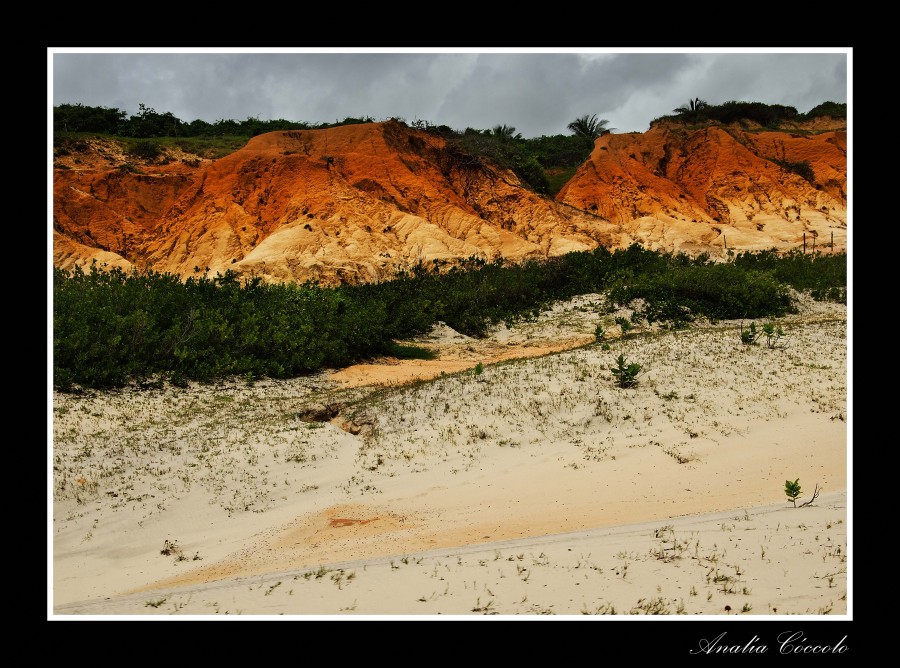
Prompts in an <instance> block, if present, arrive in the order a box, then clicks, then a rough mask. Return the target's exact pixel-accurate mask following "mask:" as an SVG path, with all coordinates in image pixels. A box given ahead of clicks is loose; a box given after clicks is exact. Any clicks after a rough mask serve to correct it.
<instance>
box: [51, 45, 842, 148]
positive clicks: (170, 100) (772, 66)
mask: <svg viewBox="0 0 900 668" xmlns="http://www.w3.org/2000/svg"><path fill="white" fill-rule="evenodd" d="M640 50H643V51H650V50H649V49H637V48H636V49H634V50H629V52H623V51H625V50H623V49H619V50H617V51H616V52H600V51H598V50H596V49H581V50H575V49H568V50H567V52H564V53H563V52H559V51H561V50H560V49H555V50H554V51H556V52H553V53H551V52H548V51H541V52H534V51H535V50H534V49H531V50H530V51H532V52H531V53H501V52H498V51H494V50H488V49H473V50H470V51H461V50H457V49H451V48H447V49H432V50H430V51H431V52H427V53H425V52H421V51H423V50H422V49H419V50H417V51H420V52H413V51H412V50H411V49H409V50H404V51H398V49H393V51H395V52H389V51H390V50H389V49H379V50H377V52H376V51H374V50H373V51H368V52H360V51H356V52H352V51H350V50H348V49H334V50H333V51H332V52H329V53H321V52H320V53H312V52H300V51H296V50H295V51H292V52H287V51H280V52H277V53H276V52H272V51H269V52H260V50H254V52H249V51H248V52H236V51H235V52H230V53H221V51H223V50H222V49H219V51H220V53H211V52H209V50H197V51H194V52H190V53H185V50H184V49H178V50H172V52H167V51H164V50H162V49H160V50H155V51H148V50H146V49H142V50H130V51H125V50H116V51H111V50H100V49H80V50H77V51H76V50H73V49H62V48H59V49H57V48H51V49H49V50H48V60H49V63H48V65H49V68H50V71H49V74H50V88H51V89H50V97H51V99H52V104H53V105H58V104H64V103H69V104H75V103H81V104H85V105H90V106H103V107H117V108H119V109H122V110H124V111H126V112H128V114H129V115H131V114H134V113H136V112H137V110H138V104H139V103H143V104H145V105H146V106H148V107H152V108H154V109H155V110H156V111H158V112H160V113H162V112H166V111H170V112H172V113H173V114H175V116H176V117H178V118H180V119H181V120H183V121H192V120H194V119H197V118H199V119H203V120H205V121H208V122H215V121H216V120H219V119H234V120H244V119H246V118H249V117H258V118H260V119H261V120H269V119H273V118H284V119H287V120H291V121H307V122H310V123H320V122H334V121H335V120H338V119H343V118H345V117H347V116H366V115H368V116H372V117H374V118H375V119H376V120H384V119H386V118H390V117H400V118H403V119H405V120H406V121H407V122H412V121H415V120H417V119H422V120H427V121H429V122H431V123H435V124H438V125H441V124H443V125H449V126H450V127H452V128H455V129H459V130H462V129H465V128H466V127H473V128H479V129H484V128H490V127H493V126H495V125H498V124H502V123H505V124H506V125H512V126H514V127H515V128H516V130H517V131H518V132H521V133H522V134H523V135H524V136H526V137H536V136H540V135H554V134H568V131H567V130H566V125H567V124H568V123H569V122H571V121H572V120H573V119H575V118H577V117H579V116H583V115H585V114H597V116H598V117H599V118H604V119H607V120H608V121H609V126H610V127H614V128H617V131H618V132H628V131H644V130H647V129H648V127H649V124H650V121H651V120H652V119H654V118H656V117H658V116H662V115H664V114H668V113H671V111H672V110H673V109H674V108H675V107H677V106H679V105H682V104H685V103H687V102H688V100H689V99H691V98H694V97H700V98H701V99H703V100H706V101H707V102H709V103H711V104H721V103H722V102H727V101H729V100H741V101H749V102H766V103H769V104H785V105H790V106H794V107H796V108H797V110H798V111H800V112H806V111H809V110H810V109H811V108H812V107H814V106H815V105H817V104H819V103H821V102H824V101H826V100H831V101H834V102H847V101H848V94H849V92H850V87H849V85H848V72H849V71H850V68H849V67H848V61H849V60H850V59H852V51H851V50H850V49H849V48H838V47H835V48H832V49H817V51H818V52H811V50H810V49H803V50H799V49H795V50H792V51H790V52H787V51H788V50H787V49H784V50H782V52H780V53H774V52H763V51H762V50H759V49H757V50H744V52H736V51H734V52H730V53H711V52H709V51H708V50H705V51H704V50H701V49H694V50H690V51H689V50H687V49H680V48H679V49H677V50H676V49H675V48H673V49H667V50H666V51H665V52H662V51H660V50H655V51H654V52H650V53H646V52H645V53H639V52H638V51H640ZM139 51H140V52H139ZM175 51H177V52H175ZM439 51H443V52H439ZM718 51H722V49H718Z"/></svg>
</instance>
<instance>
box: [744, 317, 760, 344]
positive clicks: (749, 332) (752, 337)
mask: <svg viewBox="0 0 900 668" xmlns="http://www.w3.org/2000/svg"><path fill="white" fill-rule="evenodd" d="M740 333H741V343H743V344H744V345H745V346H752V345H754V344H755V343H756V342H757V341H758V340H759V337H761V336H762V332H760V331H759V330H757V329H756V323H755V322H751V323H750V326H749V327H747V328H745V327H744V323H743V321H742V322H741V329H740Z"/></svg>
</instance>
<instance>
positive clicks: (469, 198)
mask: <svg viewBox="0 0 900 668" xmlns="http://www.w3.org/2000/svg"><path fill="white" fill-rule="evenodd" d="M819 129H821V128H819ZM846 141H847V138H846V132H845V131H841V130H833V131H826V132H824V133H821V134H815V135H813V134H807V133H804V132H803V131H802V130H798V131H797V132H796V133H791V132H767V131H763V132H752V131H745V130H738V129H734V128H724V127H720V126H710V127H706V128H703V129H698V130H686V129H684V128H679V127H675V126H668V127H666V126H659V127H654V128H652V129H651V130H650V131H648V132H646V133H631V134H622V135H611V134H608V135H605V136H603V137H600V138H599V139H598V140H597V142H596V144H595V148H594V151H593V153H592V155H591V157H590V159H589V160H588V161H587V162H586V163H585V164H584V165H583V166H582V167H581V168H580V169H579V170H578V172H577V173H576V174H575V176H574V177H573V178H572V180H571V181H570V182H569V183H568V184H567V185H566V186H565V187H564V188H563V189H562V190H561V191H560V193H559V195H558V196H557V198H556V201H553V200H550V199H548V198H546V197H541V196H539V195H536V194H535V193H533V192H531V191H529V190H527V189H526V188H524V187H522V185H521V183H520V182H519V180H518V179H517V178H516V176H515V175H514V174H513V173H512V172H510V171H507V170H503V169H500V168H498V167H496V166H493V165H490V164H487V163H484V162H482V161H480V160H478V159H477V158H475V157H473V156H469V155H465V154H463V153H462V152H460V151H459V150H458V149H456V148H455V147H453V146H452V145H448V144H447V143H446V142H445V141H444V140H443V139H441V138H439V137H436V136H433V135H430V134H428V133H426V132H422V131H418V130H415V129H412V128H409V127H407V126H405V125H403V124H401V123H398V122H394V121H388V122H384V123H367V124H360V125H348V126H342V127H337V128H329V129H324V130H304V131H285V132H271V133H267V134H264V135H260V136H258V137H254V138H253V139H251V140H250V141H249V142H248V143H247V145H246V146H245V147H244V148H243V149H241V150H239V151H237V152H235V153H232V154H230V155H228V156H226V157H224V158H221V159H219V160H216V161H209V160H195V159H189V156H182V158H180V159H174V160H172V159H169V161H168V163H167V164H141V165H138V166H137V167H134V166H127V169H126V168H123V165H119V166H118V167H112V168H111V167H110V165H111V164H113V163H115V162H116V157H115V156H114V155H113V154H112V153H111V152H110V151H111V149H109V147H105V148H104V149H103V153H102V159H94V160H92V159H85V160H82V161H80V163H79V164H76V163H75V162H74V161H71V160H70V162H71V164H69V163H65V164H62V163H60V164H59V165H58V166H59V167H60V168H58V169H56V170H55V171H54V184H53V187H54V209H53V212H54V213H53V227H54V234H53V244H54V245H53V252H54V263H55V264H56V265H57V266H60V267H63V268H71V267H72V266H74V265H76V264H79V265H85V264H90V263H91V262H92V261H93V260H97V262H98V263H100V264H101V265H103V264H105V265H106V266H107V267H121V268H123V269H126V270H127V269H130V268H131V267H137V268H151V269H155V270H157V271H164V272H171V273H175V274H178V275H180V276H182V277H188V276H195V275H208V276H214V275H216V274H217V273H220V272H224V271H226V270H229V269H230V270H232V271H235V272H237V273H238V274H240V275H243V276H259V277H261V278H262V279H263V280H265V281H268V282H282V281H305V280H314V281H319V282H323V283H332V284H333V283H337V282H342V281H346V282H358V281H372V280H379V279H382V278H385V277H390V276H392V275H393V274H394V273H395V272H396V271H397V270H398V269H402V268H405V267H410V266H412V265H414V264H416V263H418V262H419V261H420V260H421V261H425V262H426V263H430V262H431V261H435V260H437V261H444V260H454V259H459V258H467V257H470V256H473V255H476V256H480V257H483V258H486V259H493V258H496V257H505V258H509V259H513V260H520V259H525V258H529V257H547V256H553V255H560V254H563V253H567V252H570V251H577V250H589V249H592V248H596V247H597V246H598V245H603V246H606V247H610V248H617V247H624V246H627V245H629V244H631V243H632V242H634V241H637V242H639V243H641V244H643V245H646V246H648V247H650V248H658V249H664V250H684V251H688V252H698V251H704V250H706V251H714V252H721V251H722V250H724V248H725V246H726V244H727V247H728V248H732V249H737V250H743V249H758V248H771V247H773V246H776V247H781V248H789V247H795V246H797V245H799V244H800V243H802V239H803V234H804V232H805V233H806V234H807V239H808V242H809V243H811V242H812V238H813V237H814V236H816V237H817V238H818V243H819V245H820V246H821V245H822V244H826V243H829V242H830V240H831V233H832V232H833V233H834V242H835V246H836V247H837V248H838V249H840V248H844V247H845V245H846V226H847V216H846V188H847V176H846V175H847V169H846ZM96 152H97V154H98V155H101V154H100V153H99V149H98V150H97V151H96ZM95 157H96V156H95ZM776 160H780V161H782V164H781V165H779V164H778V163H777V162H775V161H776ZM804 161H806V162H808V163H809V165H810V166H811V168H812V172H813V180H812V183H811V182H809V181H807V180H805V179H804V178H803V176H800V175H798V174H796V173H793V172H792V171H789V170H788V169H786V168H785V166H784V165H786V164H787V163H801V162H804ZM807 176H809V175H808V174H807Z"/></svg>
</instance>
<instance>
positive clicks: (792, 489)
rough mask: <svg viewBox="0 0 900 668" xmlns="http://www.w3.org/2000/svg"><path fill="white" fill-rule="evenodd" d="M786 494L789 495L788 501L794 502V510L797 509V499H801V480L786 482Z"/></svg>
mask: <svg viewBox="0 0 900 668" xmlns="http://www.w3.org/2000/svg"><path fill="white" fill-rule="evenodd" d="M784 493H785V494H786V495H787V498H788V501H792V502H793V504H794V508H796V507H797V499H798V498H799V497H800V478H797V479H796V480H794V482H791V481H790V480H785V481H784Z"/></svg>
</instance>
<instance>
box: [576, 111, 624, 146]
mask: <svg viewBox="0 0 900 668" xmlns="http://www.w3.org/2000/svg"><path fill="white" fill-rule="evenodd" d="M608 124H609V121H608V120H606V119H605V118H599V119H598V118H597V114H591V115H590V116H588V115H584V116H581V117H580V118H576V119H575V120H574V121H572V122H571V123H569V124H568V125H567V126H566V127H567V128H569V130H571V131H572V132H573V133H574V134H576V135H578V136H580V137H586V138H588V139H590V140H592V141H593V140H594V139H596V138H597V137H599V136H600V135H602V134H603V133H605V132H611V131H612V130H615V128H608V127H606V126H607V125H608Z"/></svg>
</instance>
